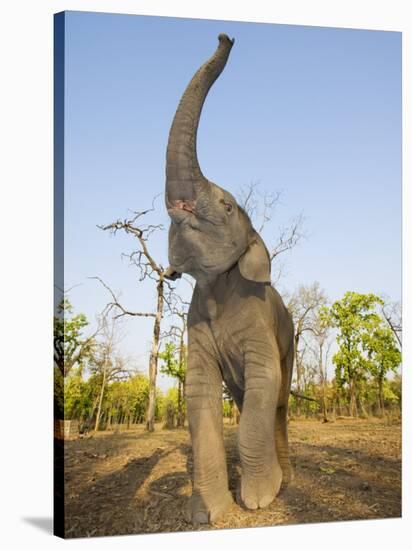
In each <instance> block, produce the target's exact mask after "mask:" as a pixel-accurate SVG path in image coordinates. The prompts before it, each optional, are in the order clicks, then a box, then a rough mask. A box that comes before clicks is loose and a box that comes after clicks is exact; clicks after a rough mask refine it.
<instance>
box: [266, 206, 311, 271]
mask: <svg viewBox="0 0 412 550" xmlns="http://www.w3.org/2000/svg"><path fill="white" fill-rule="evenodd" d="M303 221H304V217H303V215H302V214H299V216H298V217H297V218H295V219H294V220H292V222H291V224H290V225H289V226H286V227H281V228H280V230H279V236H278V238H277V240H276V242H275V244H274V245H273V246H272V247H271V250H270V261H271V262H273V260H274V259H275V258H277V257H278V256H279V255H280V254H282V253H283V252H286V251H287V250H291V249H292V248H294V247H295V246H296V245H297V244H298V243H299V241H300V240H301V239H302V237H303V236H304V234H303V232H302V225H303Z"/></svg>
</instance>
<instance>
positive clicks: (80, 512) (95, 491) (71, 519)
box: [65, 448, 175, 538]
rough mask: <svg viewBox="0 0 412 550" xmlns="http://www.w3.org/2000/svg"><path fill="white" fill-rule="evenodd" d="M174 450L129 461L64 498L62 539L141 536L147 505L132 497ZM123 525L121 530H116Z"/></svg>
mask: <svg viewBox="0 0 412 550" xmlns="http://www.w3.org/2000/svg"><path fill="white" fill-rule="evenodd" d="M174 450H175V448H173V449H170V450H168V451H165V450H163V449H157V450H156V451H155V452H153V453H152V454H151V455H150V456H145V457H141V458H137V459H133V460H130V461H129V462H128V463H127V464H125V465H124V466H123V467H122V468H120V469H119V470H116V471H115V472H112V473H110V474H108V475H103V476H102V477H100V478H99V479H98V480H95V478H91V480H90V482H89V483H88V485H87V488H86V489H83V490H82V491H81V492H80V493H79V494H74V495H73V494H72V495H68V497H67V500H66V518H67V519H66V526H65V527H66V529H65V536H66V537H67V538H74V537H90V536H108V535H113V534H128V533H136V532H141V525H142V523H144V521H145V519H146V517H145V509H146V507H147V502H144V501H137V500H136V499H135V496H136V493H137V491H138V490H139V488H140V487H141V486H142V485H143V484H144V483H145V481H146V480H147V479H148V478H149V476H150V475H151V472H152V470H153V468H154V467H155V466H156V464H157V463H158V462H159V461H160V460H161V459H163V458H164V457H166V456H167V455H169V454H170V453H171V452H173V451H174ZM125 518H127V521H126V522H125ZM125 523H126V525H125ZM123 525H125V527H124V528H122V527H120V528H119V526H123Z"/></svg>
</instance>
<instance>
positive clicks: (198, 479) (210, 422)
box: [186, 347, 233, 523]
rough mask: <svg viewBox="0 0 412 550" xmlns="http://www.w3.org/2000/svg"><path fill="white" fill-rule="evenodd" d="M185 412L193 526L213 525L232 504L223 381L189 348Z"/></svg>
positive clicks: (202, 355)
mask: <svg viewBox="0 0 412 550" xmlns="http://www.w3.org/2000/svg"><path fill="white" fill-rule="evenodd" d="M186 396H187V412H188V419H189V429H190V435H191V439H192V447H193V461H194V464H193V466H194V471H193V492H192V496H191V498H190V502H189V515H190V519H191V521H192V522H193V523H208V522H213V521H215V520H216V519H217V518H218V517H219V516H220V515H221V514H223V513H224V512H225V511H226V510H227V509H228V508H229V507H230V505H231V504H232V502H233V499H232V495H231V493H230V492H229V490H228V477H227V467H226V456H225V449H224V444H223V416H222V378H221V374H220V370H219V366H218V364H217V362H215V360H214V359H213V358H212V357H211V356H209V355H208V354H205V353H204V352H203V353H202V352H201V351H200V350H197V349H196V348H190V347H189V364H188V372H187V379H186Z"/></svg>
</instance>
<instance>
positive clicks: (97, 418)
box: [94, 362, 107, 432]
mask: <svg viewBox="0 0 412 550" xmlns="http://www.w3.org/2000/svg"><path fill="white" fill-rule="evenodd" d="M106 371H107V364H106V362H105V365H104V369H103V381H102V387H101V390H100V397H99V405H98V407H97V414H96V422H95V425H94V431H95V432H97V430H98V429H99V422H100V413H101V410H102V403H103V394H104V388H105V386H106Z"/></svg>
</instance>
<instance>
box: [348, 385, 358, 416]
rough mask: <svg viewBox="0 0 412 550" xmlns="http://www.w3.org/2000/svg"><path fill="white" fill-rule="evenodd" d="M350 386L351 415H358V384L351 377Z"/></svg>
mask: <svg viewBox="0 0 412 550" xmlns="http://www.w3.org/2000/svg"><path fill="white" fill-rule="evenodd" d="M349 386H350V402H349V414H350V415H351V416H354V417H357V416H358V407H357V404H356V384H355V380H353V379H351V380H350V382H349Z"/></svg>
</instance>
